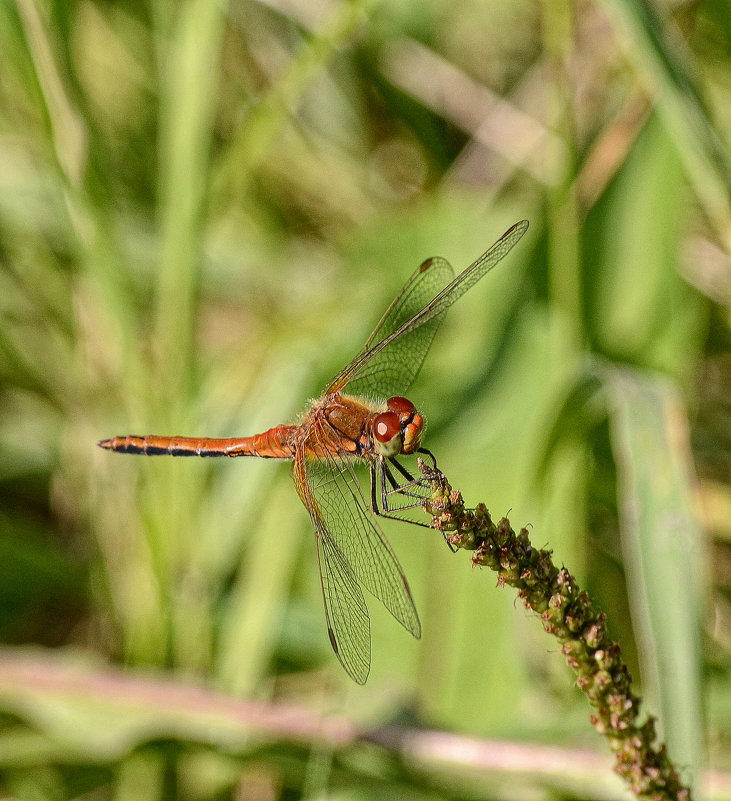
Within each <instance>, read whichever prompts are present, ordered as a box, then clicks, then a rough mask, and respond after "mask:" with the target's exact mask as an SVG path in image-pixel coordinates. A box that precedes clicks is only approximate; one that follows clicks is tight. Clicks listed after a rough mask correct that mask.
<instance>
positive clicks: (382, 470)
mask: <svg viewBox="0 0 731 801" xmlns="http://www.w3.org/2000/svg"><path fill="white" fill-rule="evenodd" d="M396 464H397V465H398V463H397V462H396ZM398 467H399V470H400V472H401V473H402V474H404V477H407V476H409V478H410V474H409V473H408V471H407V470H406V469H405V468H404V467H402V466H401V465H398ZM370 479H371V508H372V510H373V513H374V514H376V515H378V517H385V518H389V519H391V520H400V521H401V522H402V523H411V524H412V525H415V526H422V527H423V528H431V526H430V525H429V524H428V523H422V522H421V521H419V520H411V519H410V518H408V517H404V516H403V515H402V514H400V513H402V512H404V511H406V510H407V509H416V508H418V507H419V506H421V504H422V503H423V502H424V499H425V497H426V496H425V495H424V494H421V495H417V494H415V493H405V494H407V495H408V496H409V497H411V498H413V499H414V501H413V502H412V503H408V504H404V505H403V506H399V507H395V508H392V507H391V506H389V503H388V498H389V496H395V495H396V493H400V494H401V495H404V493H403V491H402V490H403V488H404V487H408V486H409V484H405V485H402V484H399V483H398V482H397V481H396V479H395V477H394V475H393V473H392V472H391V471H390V470H389V468H388V465H386V463H385V460H384V459H380V460H379V461H378V462H371V465H370ZM417 481H418V480H417V479H413V478H411V483H412V485H413V486H417ZM389 486H390V487H391V489H388V487H389ZM379 490H380V492H379ZM379 495H380V503H379Z"/></svg>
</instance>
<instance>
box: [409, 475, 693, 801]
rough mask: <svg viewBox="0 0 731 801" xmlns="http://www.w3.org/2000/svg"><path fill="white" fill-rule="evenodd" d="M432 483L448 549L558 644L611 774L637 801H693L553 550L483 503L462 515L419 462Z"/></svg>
mask: <svg viewBox="0 0 731 801" xmlns="http://www.w3.org/2000/svg"><path fill="white" fill-rule="evenodd" d="M419 468H420V470H421V472H422V473H423V474H424V476H425V477H426V478H427V479H428V480H429V481H431V484H432V496H431V498H430V499H428V500H426V501H425V502H424V510H425V511H426V512H427V514H429V515H430V516H431V518H432V526H433V527H434V528H436V529H437V530H439V531H441V532H442V534H443V535H444V537H445V539H446V540H447V542H448V544H449V545H450V546H451V547H452V548H463V549H465V550H469V551H473V552H474V553H473V556H472V564H473V565H475V566H479V567H489V568H491V569H492V570H494V571H495V572H496V573H497V575H498V585H499V586H504V585H506V584H507V585H509V586H511V587H515V588H516V589H517V590H518V595H519V596H520V598H522V599H523V603H524V604H525V606H526V607H527V608H528V609H530V610H532V611H533V612H535V613H536V614H538V615H540V617H541V620H542V622H543V628H544V629H545V630H546V632H547V633H548V634H552V635H553V636H554V637H556V638H557V639H558V640H559V642H560V643H561V650H562V652H563V653H564V655H565V656H566V661H567V662H568V664H569V667H570V668H571V669H572V670H573V671H574V672H575V673H576V675H577V680H576V684H577V686H578V687H579V689H580V690H581V691H582V692H583V693H584V694H585V695H586V697H587V698H588V700H589V703H590V704H591V706H592V707H593V708H594V712H593V713H592V714H591V716H590V719H591V722H592V724H593V725H594V728H596V730H597V731H598V732H599V733H600V734H603V735H604V736H605V737H606V738H607V740H608V742H609V747H610V748H611V749H612V751H613V752H614V753H615V755H616V764H615V771H616V772H617V773H618V774H619V775H620V776H622V778H623V779H624V780H625V781H626V782H627V784H628V785H629V787H630V789H631V790H632V792H633V793H634V794H635V795H636V796H637V797H638V798H641V799H648V800H649V799H652V801H664V799H673V800H674V801H690V799H691V792H690V789H689V788H688V787H686V786H685V785H684V784H683V782H682V781H681V779H680V776H679V774H678V772H677V770H676V769H675V766H674V765H673V763H672V762H671V761H670V759H669V757H668V754H667V749H666V747H665V745H664V744H662V743H661V744H659V745H655V739H656V733H655V718H654V717H652V716H651V715H650V716H648V717H647V720H646V721H645V722H644V723H642V724H640V723H638V718H639V712H640V699H639V698H638V697H637V696H635V695H634V694H633V693H632V679H631V677H630V674H629V671H628V669H627V666H626V664H625V663H624V662H623V661H622V654H621V650H620V647H619V644H618V643H616V642H614V641H613V640H612V639H611V638H610V637H609V634H608V632H607V627H606V616H605V614H604V613H603V612H602V611H601V610H599V609H598V608H597V607H596V605H595V604H594V603H593V601H592V600H591V598H590V597H589V595H588V593H587V592H586V590H582V589H581V588H580V587H579V586H578V584H577V583H576V580H575V579H574V577H573V576H572V575H571V574H570V573H569V571H568V570H567V569H566V568H565V567H561V568H559V567H557V566H556V565H555V564H554V562H553V560H552V558H551V556H552V555H551V551H546V550H537V549H535V548H534V547H533V546H532V545H531V542H530V539H529V537H528V531H527V530H526V529H525V528H523V529H521V531H520V533H518V534H516V533H515V532H514V531H513V529H512V527H511V525H510V521H509V520H508V519H507V518H506V517H504V518H502V520H500V521H499V522H498V523H494V522H493V520H492V518H491V517H490V513H489V512H488V511H487V507H486V506H485V505H484V504H482V503H481V504H478V505H477V507H476V508H475V509H466V508H465V505H464V501H463V499H462V495H461V493H460V492H459V491H458V490H452V488H451V486H450V485H449V483H448V481H447V479H446V477H445V476H444V474H443V473H442V472H441V471H439V470H437V469H435V468H432V467H430V466H429V465H427V464H425V463H424V462H422V461H421V460H419Z"/></svg>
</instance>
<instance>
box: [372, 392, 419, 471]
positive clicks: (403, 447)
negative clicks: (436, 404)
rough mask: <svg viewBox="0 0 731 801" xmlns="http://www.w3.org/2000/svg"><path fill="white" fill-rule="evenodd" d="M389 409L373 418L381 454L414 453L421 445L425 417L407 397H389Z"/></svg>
mask: <svg viewBox="0 0 731 801" xmlns="http://www.w3.org/2000/svg"><path fill="white" fill-rule="evenodd" d="M386 409H387V411H385V412H382V413H381V414H377V415H376V416H375V417H374V418H373V441H374V443H375V446H376V450H377V451H378V453H379V454H381V456H386V457H389V456H398V455H399V454H401V453H403V454H406V455H408V454H410V453H414V452H416V451H417V450H418V449H419V446H420V445H421V435H422V432H423V430H424V418H423V417H422V416H421V415H420V414H419V413H418V412H417V411H416V407H415V406H414V404H413V403H412V402H411V401H410V400H407V399H406V398H399V397H396V398H389V399H388V400H387V401H386Z"/></svg>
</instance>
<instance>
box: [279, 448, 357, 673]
mask: <svg viewBox="0 0 731 801" xmlns="http://www.w3.org/2000/svg"><path fill="white" fill-rule="evenodd" d="M311 465H312V463H309V462H306V461H305V458H304V451H303V450H302V449H300V450H299V451H298V452H297V454H296V455H295V461H294V464H293V465H292V475H293V478H294V483H295V487H296V488H297V493H298V494H299V496H300V498H301V500H302V503H304V505H305V507H306V508H307V511H308V512H309V513H310V519H311V520H312V525H313V527H314V529H315V540H316V543H317V564H318V567H319V569H320V582H321V586H322V600H323V604H324V607H325V620H326V622H327V630H328V635H329V637H330V644H331V645H332V648H333V651H335V655H336V656H337V658H338V659H339V660H340V664H341V665H342V666H343V667H344V668H345V671H346V672H347V674H348V675H349V676H350V677H351V678H352V679H353V680H354V681H356V682H358V684H365V682H366V679H367V678H368V673H369V672H370V668H371V623H370V618H369V616H368V607H367V606H366V602H365V598H364V597H363V592H362V591H361V589H360V586H359V585H358V580H357V579H356V576H355V573H354V571H353V568H352V566H351V565H350V564H348V560H347V559H346V558H345V555H344V554H343V552H342V550H341V549H340V548H339V547H338V545H337V543H336V542H335V540H334V539H333V537H332V535H331V534H330V530H329V528H328V525H327V523H326V521H325V517H324V516H323V512H322V509H321V508H320V506H319V504H318V502H317V499H316V498H315V495H314V494H313V493H312V487H311V484H310V483H309V479H310V476H309V475H308V473H309V472H310V467H311Z"/></svg>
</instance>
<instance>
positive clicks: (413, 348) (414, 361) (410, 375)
mask: <svg viewBox="0 0 731 801" xmlns="http://www.w3.org/2000/svg"><path fill="white" fill-rule="evenodd" d="M452 278H454V270H453V269H452V266H451V265H450V263H449V262H448V261H447V260H446V259H443V258H441V257H438V258H433V259H428V260H427V261H425V262H424V263H423V264H422V265H421V266H420V267H418V268H417V270H416V271H415V272H414V273H413V275H412V276H411V277H410V278H409V280H408V281H407V282H406V283H405V284H404V286H403V288H402V289H401V291H400V292H399V293H398V295H396V297H395V298H394V300H393V302H392V303H391V305H390V306H389V307H388V309H386V312H385V313H384V315H383V317H382V318H381V320H380V322H379V323H378V325H377V326H376V327H375V329H374V331H373V333H372V334H371V335H370V337H369V338H368V341H367V342H366V344H365V345H364V346H363V349H362V350H361V352H360V353H359V354H358V356H356V358H355V359H354V360H353V361H352V362H351V363H350V364H349V365H348V366H347V367H346V368H345V369H344V370H342V371H341V372H340V373H339V374H338V375H337V376H336V377H335V379H334V380H333V381H332V383H331V384H330V386H329V387H328V388H327V389H326V390H325V392H326V393H330V392H336V391H338V390H340V389H342V388H343V387H344V386H345V385H346V384H347V385H348V392H350V393H351V394H353V395H370V396H376V397H382V398H387V397H390V396H392V395H394V394H397V393H403V392H406V391H407V390H408V388H409V387H410V386H411V384H412V383H413V382H414V379H415V378H416V376H417V374H418V372H419V370H420V369H421V365H422V363H423V361H424V359H425V358H426V354H427V352H428V351H429V347H430V346H431V343H432V340H433V339H434V336H435V334H436V333H437V330H438V328H439V326H440V325H441V322H442V320H443V319H444V315H443V314H442V315H439V316H437V317H435V318H433V319H432V320H430V321H429V323H430V324H429V325H427V326H422V327H421V328H419V329H414V331H412V332H411V333H410V334H409V335H407V336H404V337H401V338H400V339H399V340H396V341H394V342H392V343H391V345H390V347H389V348H386V349H384V350H382V351H380V352H379V353H378V354H377V356H376V357H375V358H366V357H367V356H368V354H369V352H370V351H371V350H372V349H373V348H374V347H375V346H377V345H378V344H379V343H381V342H384V341H385V340H387V339H388V338H389V337H390V336H392V335H393V334H394V333H395V332H396V331H398V329H399V328H401V326H402V325H404V323H406V322H408V321H409V320H410V319H412V318H413V317H414V315H415V314H417V313H418V312H420V311H421V310H422V309H423V308H424V306H426V304H427V303H428V302H429V301H430V300H431V299H432V298H433V297H434V296H435V295H436V294H437V293H438V292H439V290H440V289H442V288H443V287H444V286H446V285H447V283H448V282H449V281H450V280H451V279H452ZM445 311H446V310H445Z"/></svg>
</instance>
